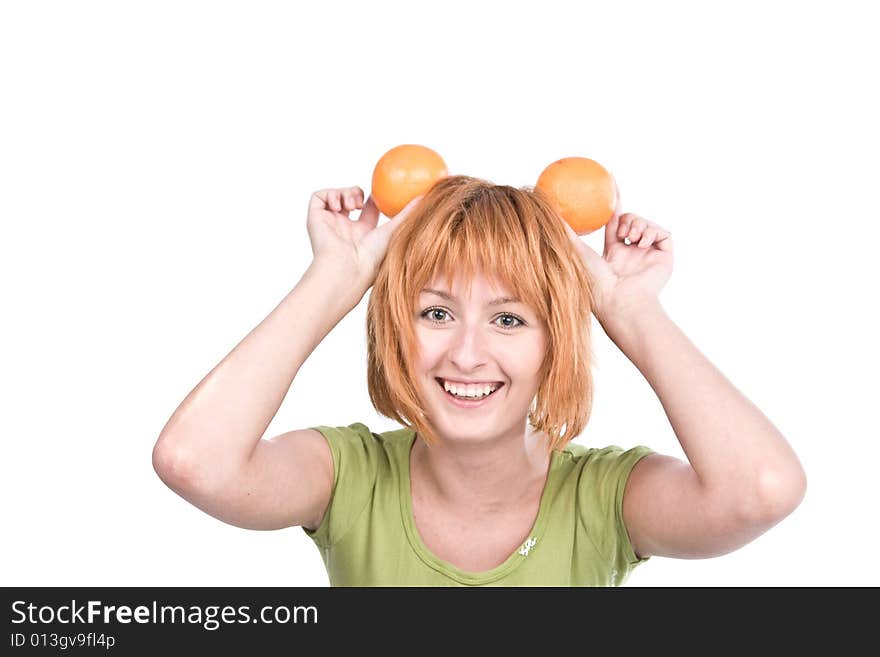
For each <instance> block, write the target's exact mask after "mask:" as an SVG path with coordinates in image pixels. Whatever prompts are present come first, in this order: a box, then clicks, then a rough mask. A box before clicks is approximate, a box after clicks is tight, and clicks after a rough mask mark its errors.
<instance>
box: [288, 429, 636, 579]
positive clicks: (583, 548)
mask: <svg viewBox="0 0 880 657" xmlns="http://www.w3.org/2000/svg"><path fill="white" fill-rule="evenodd" d="M311 428H313V429H315V430H316V431H319V432H320V433H321V434H322V435H323V436H324V437H325V438H326V440H327V443H328V444H329V445H330V451H331V452H332V454H333V491H332V497H331V499H330V504H329V506H328V507H327V511H326V512H325V514H324V518H323V520H322V521H321V525H320V527H318V528H317V529H315V530H314V531H310V530H308V529H306V528H305V527H303V528H302V529H303V531H304V532H305V533H306V534H307V535H308V536H309V537H310V538H311V539H312V540H313V541H314V542H315V544H316V545H317V546H318V547H319V548H320V550H321V557H322V558H323V560H324V565H325V566H326V567H327V574H328V576H329V578H330V585H331V586H480V585H491V586H620V585H621V584H623V583H624V582H625V581H626V579H627V577H628V576H629V574H630V573H631V572H632V570H633V568H635V567H636V566H637V565H639V564H640V563H644V562H645V561H648V560H649V559H650V557H645V558H643V559H637V558H636V554H635V552H634V551H633V548H632V544H631V543H630V540H629V535H628V534H627V532H626V527H625V525H624V522H623V492H624V488H625V486H626V481H627V478H628V477H629V473H630V471H631V470H632V468H633V466H634V465H635V464H636V462H637V461H638V460H639V459H640V458H642V457H643V456H646V455H648V454H650V453H652V451H653V450H651V449H650V448H648V447H645V446H643V445H639V446H638V447H633V448H632V449H629V450H626V451H624V450H623V449H622V448H620V447H618V446H616V445H611V446H609V447H604V448H601V449H598V448H587V447H585V446H583V445H578V444H575V443H569V444H568V445H566V446H565V447H564V448H562V449H561V450H557V451H554V452H553V454H552V458H551V462H550V472H549V475H548V477H547V482H546V484H545V485H544V491H543V494H542V497H541V505H540V508H539V511H538V516H537V519H536V520H535V524H534V526H533V528H532V531H531V532H530V533H529V538H528V539H526V541H525V542H524V543H523V545H522V546H521V547H520V548H519V549H517V550H516V551H515V552H514V553H513V554H511V555H510V557H508V559H507V560H505V561H504V563H502V564H500V565H499V566H496V567H495V568H492V569H491V570H487V571H484V572H479V573H474V572H467V571H464V570H461V569H460V568H457V567H456V566H454V565H452V564H451V563H449V562H447V561H443V560H442V559H440V558H438V557H437V556H435V555H434V554H432V553H431V552H430V551H429V550H428V548H427V547H426V546H425V544H424V543H423V542H422V540H421V537H420V536H419V533H418V531H417V529H416V525H415V520H414V519H413V513H412V496H411V492H410V478H409V457H410V450H411V448H412V445H413V441H414V439H415V432H414V431H413V430H411V429H399V430H397V431H388V432H385V433H382V434H376V433H372V432H371V431H370V429H369V428H368V427H367V426H365V425H364V424H361V423H360V422H357V423H354V424H351V425H349V426H347V427H327V426H317V427H311Z"/></svg>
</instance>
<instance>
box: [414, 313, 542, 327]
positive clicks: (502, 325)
mask: <svg viewBox="0 0 880 657" xmlns="http://www.w3.org/2000/svg"><path fill="white" fill-rule="evenodd" d="M448 312H449V311H448V310H446V309H445V308H438V307H434V308H428V309H427V310H424V311H422V313H421V315H420V317H424V318H427V319H428V321H430V322H432V323H433V324H446V322H445V321H442V320H437V319H434V317H433V316H432V313H442V314H444V315H445V314H448ZM502 317H508V318H510V319H512V320H514V322H519V323H518V324H517V323H514V324H501V325H500V326H501V328H503V329H505V330H508V331H509V330H510V329H514V328H519V327H520V326H525V325H526V323H525V322H524V321H523V320H522V319H520V318H519V317H517V316H516V315H512V314H510V313H501V314H500V315H498V317H496V318H495V319H501V318H502Z"/></svg>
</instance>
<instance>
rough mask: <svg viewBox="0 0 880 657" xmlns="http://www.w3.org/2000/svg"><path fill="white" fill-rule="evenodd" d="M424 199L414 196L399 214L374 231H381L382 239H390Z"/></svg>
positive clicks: (422, 196)
mask: <svg viewBox="0 0 880 657" xmlns="http://www.w3.org/2000/svg"><path fill="white" fill-rule="evenodd" d="M424 197H425V195H424V194H422V195H421V196H416V197H415V198H414V199H413V200H411V201H410V202H409V203H407V204H406V205H404V206H403V209H402V210H401V211H400V212H398V213H397V214H396V215H394V216H393V217H391V220H390V221H388V222H387V223H385V224H384V225H382V226H380V227H379V228H377V229H376V230H378V231H381V232H382V235H383V237H385V238H387V239H390V238H391V235H393V234H394V233H395V232H396V231H397V228H398V227H399V226H400V225H401V224H402V223H403V222H404V221H406V219H407V217H409V216H411V215H412V214H413V210H415V209H416V207H417V206H418V205H419V203H420V202H421V200H422V199H423V198H424Z"/></svg>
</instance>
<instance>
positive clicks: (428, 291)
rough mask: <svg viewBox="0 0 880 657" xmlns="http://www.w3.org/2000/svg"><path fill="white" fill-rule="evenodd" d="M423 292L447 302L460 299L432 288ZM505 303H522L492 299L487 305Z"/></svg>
mask: <svg viewBox="0 0 880 657" xmlns="http://www.w3.org/2000/svg"><path fill="white" fill-rule="evenodd" d="M422 292H427V293H428V294H434V295H436V296H438V297H440V298H441V299H446V300H447V301H458V299H457V298H456V297H454V296H452V295H451V294H449V293H448V292H442V291H441V290H432V289H430V288H427V287H426V288H424V289H423V290H422ZM504 303H522V301H521V300H520V299H517V298H516V297H498V298H497V299H492V301H490V302H489V303H488V304H487V305H489V306H500V305H501V304H504Z"/></svg>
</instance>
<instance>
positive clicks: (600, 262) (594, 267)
mask: <svg viewBox="0 0 880 657" xmlns="http://www.w3.org/2000/svg"><path fill="white" fill-rule="evenodd" d="M579 241H580V249H579V251H580V252H581V253H582V254H583V256H584V260H585V261H586V263H587V269H589V270H590V273H591V274H593V275H594V276H595V275H596V274H597V273H598V272H600V271H602V268H603V267H605V266H606V263H605V259H604V258H603V257H602V256H600V255H599V254H598V253H596V252H595V251H594V250H593V248H592V247H591V246H590V245H589V244H587V243H586V242H584V241H583V240H579Z"/></svg>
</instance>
